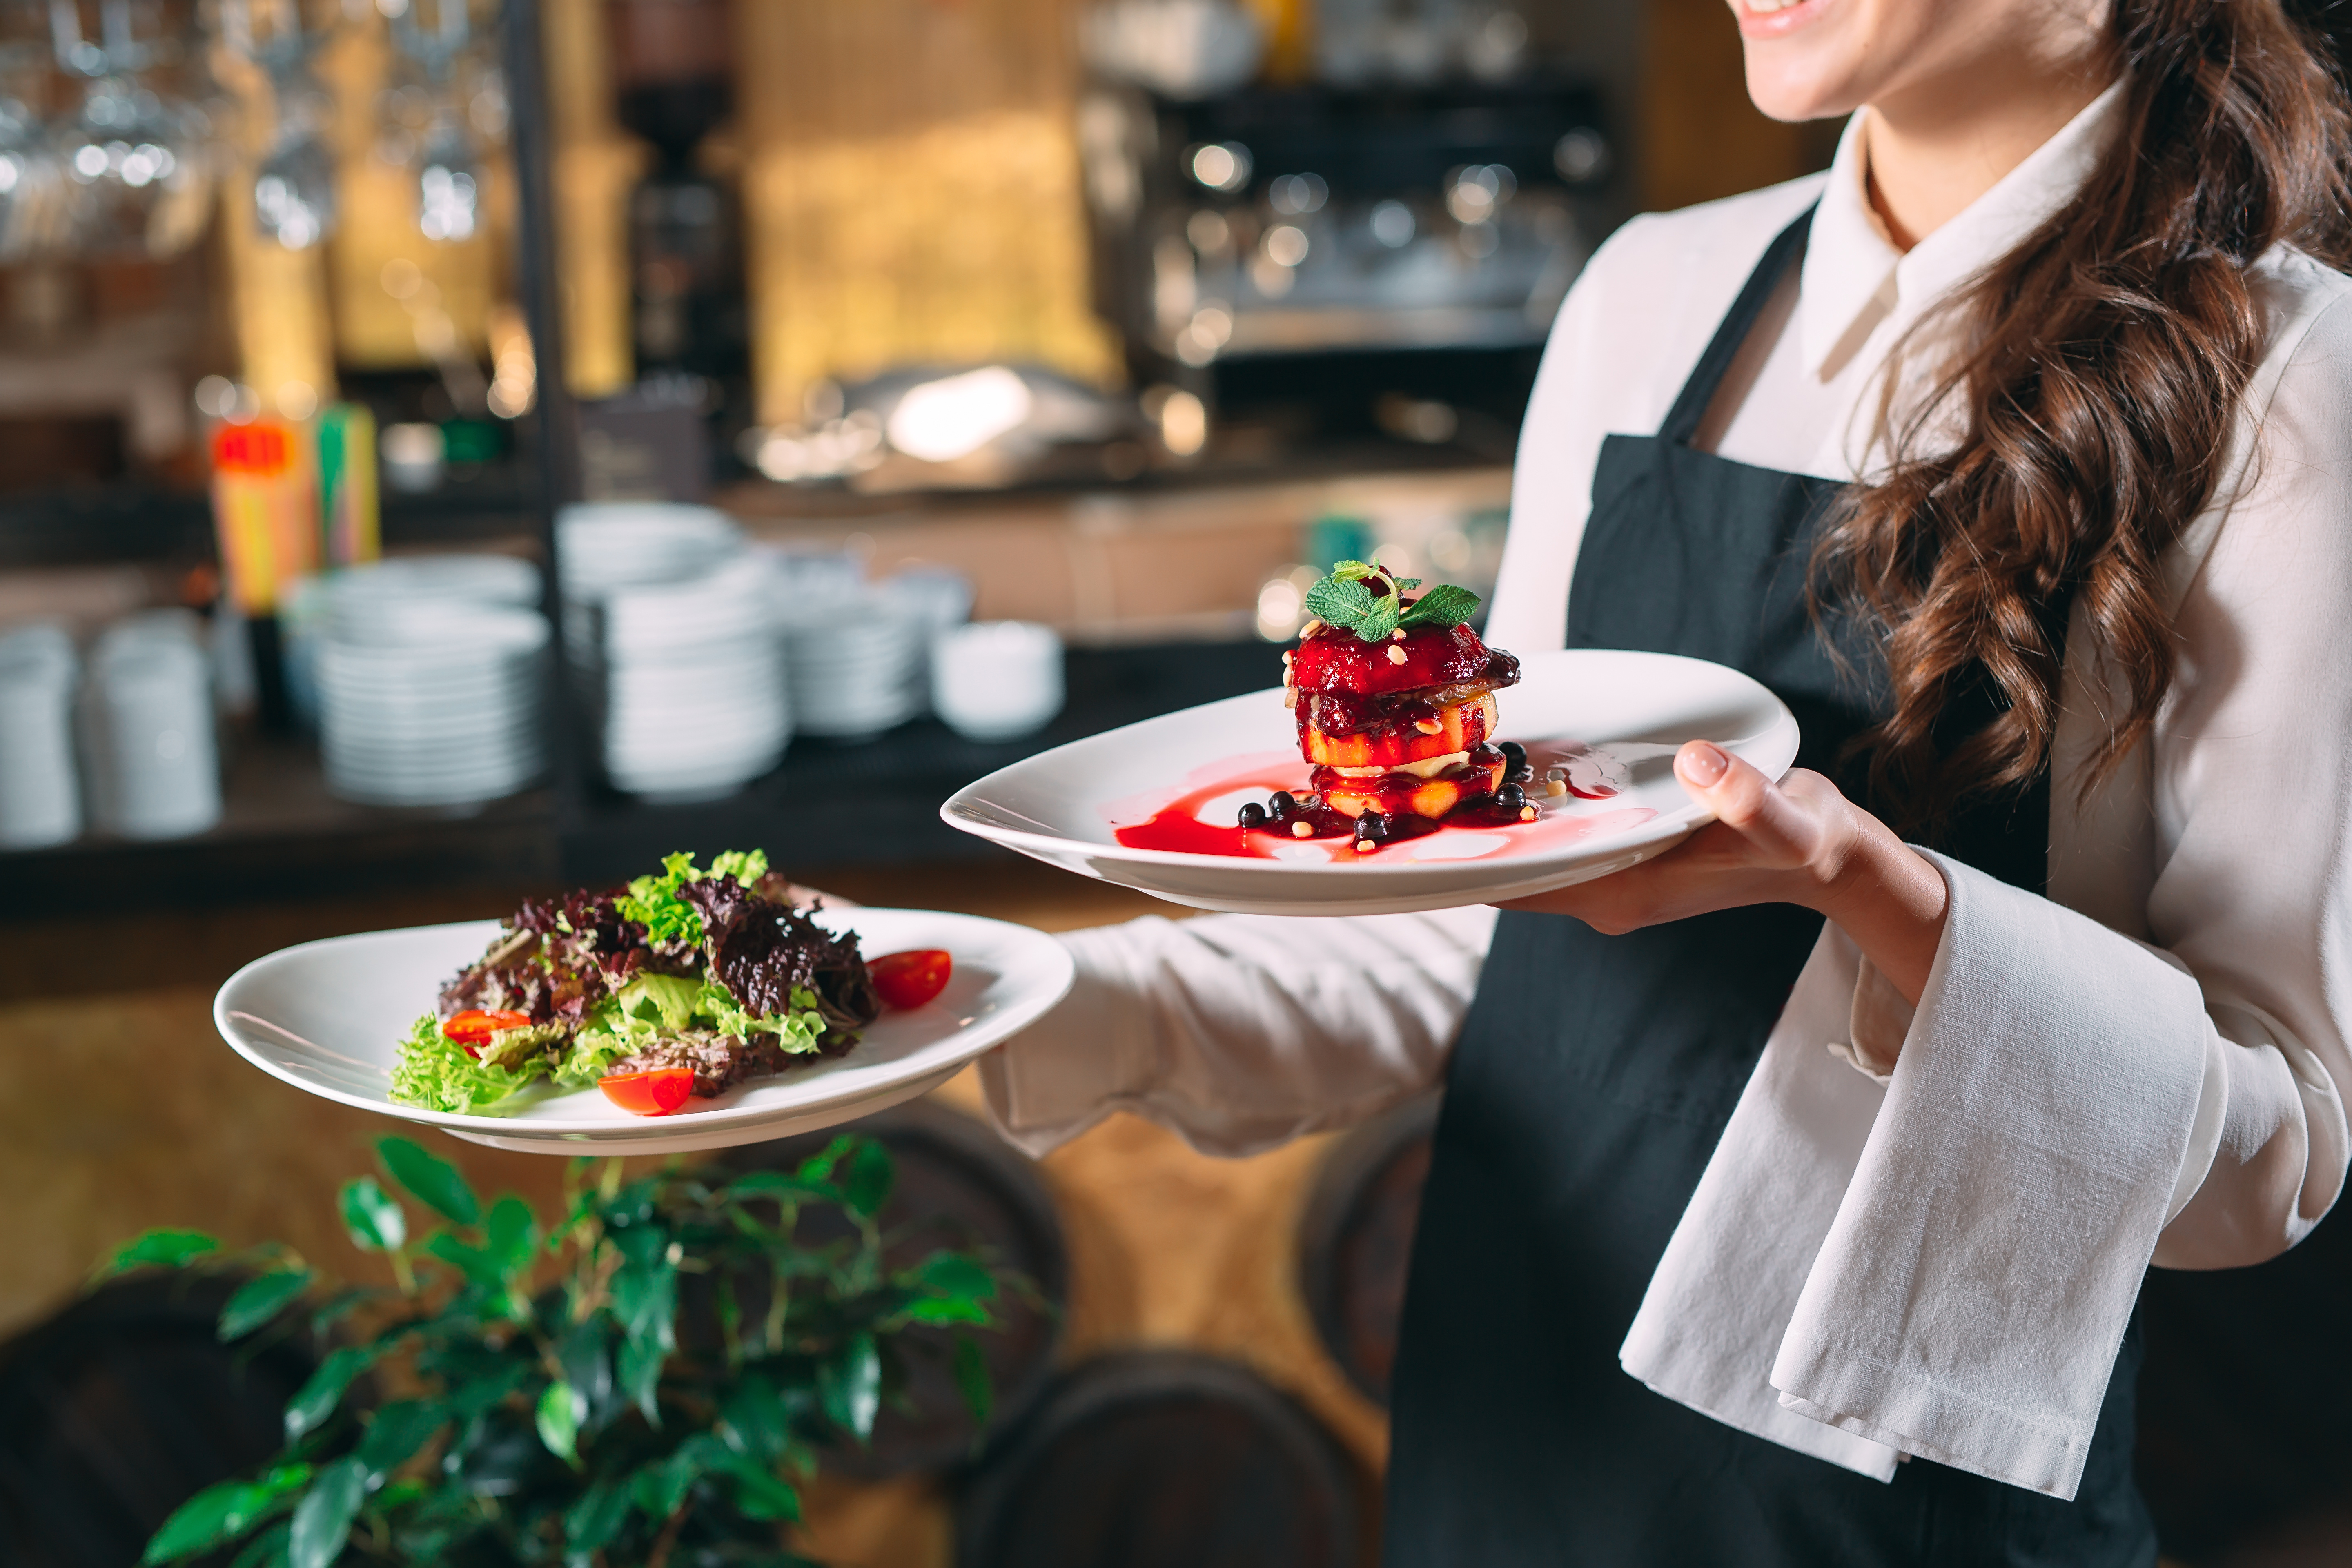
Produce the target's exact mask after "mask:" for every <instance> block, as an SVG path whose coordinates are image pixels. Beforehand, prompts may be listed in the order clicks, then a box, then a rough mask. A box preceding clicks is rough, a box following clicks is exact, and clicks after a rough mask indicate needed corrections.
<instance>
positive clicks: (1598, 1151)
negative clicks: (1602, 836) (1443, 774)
mask: <svg viewBox="0 0 2352 1568" xmlns="http://www.w3.org/2000/svg"><path fill="white" fill-rule="evenodd" d="M1810 219H1811V214H1810V213H1808V214H1807V215H1806V216H1803V217H1801V218H1799V219H1798V220H1797V222H1796V223H1794V224H1792V225H1791V226H1790V227H1789V229H1788V230H1787V231H1786V232H1784V233H1783V234H1781V235H1780V237H1778V238H1777V239H1775V240H1774V241H1773V243H1772V245H1771V247H1769V249H1768V250H1767V251H1766V252H1765V254H1764V257H1763V259H1762V261H1761V262H1760V263H1759V265H1758V267H1757V268H1756V271H1755V273H1754V274H1753V276H1751V277H1750V278H1749V279H1748V285H1747V287H1746V288H1745V289H1743V290H1742V291H1741V293H1740V295H1739V298H1738V302H1737V303H1736V304H1734V306H1733V307H1732V310H1731V313H1730V315H1729V316H1728V317H1727V318H1726V319H1725V321H1724V322H1723V324H1722V326H1721V327H1720V328H1718V329H1717V332H1716V335H1715V338H1714V341H1713V342H1711V343H1709V344H1708V346H1707V350H1706V353H1705V355H1703V356H1702V357H1701V359H1700V360H1699V363H1698V366H1697V368H1696V370H1695V371H1693V372H1692V374H1691V378H1690V381H1689V384H1687V385H1685V387H1684V388H1683V391H1682V395H1680V396H1679V397H1678V398H1677V399H1676V400H1675V405H1674V409H1673V411H1672V412H1671V413H1670V414H1668V416H1666V423H1665V426H1664V428H1663V429H1661V430H1660V431H1659V432H1658V434H1657V435H1655V436H1651V437H1640V436H1611V437H1608V438H1607V440H1606V441H1605V442H1604V443H1603V445H1602V447H1601V457H1600V462H1599V466H1598V467H1597V468H1596V469H1595V471H1594V474H1593V481H1592V510H1591V519H1590V521H1589V522H1588V524H1587V526H1586V531H1585V535H1584V542H1583V545H1582V548H1581V550H1580V553H1579V557H1578V562H1577V567H1576V576H1575V580H1574V583H1573V584H1572V586H1571V588H1570V597H1569V613H1568V645H1569V646H1570V647H1624V648H1641V649H1647V650H1652V651H1655V652H1660V653H1675V654H1686V655H1690V656H1693V657H1696V658H1706V659H1713V660H1715V661H1717V662H1718V663H1721V664H1727V665H1730V666H1731V667H1733V668H1737V669H1741V670H1745V671H1746V672H1747V673H1748V674H1749V675H1751V676H1753V677H1755V678H1756V679H1759V680H1760V681H1762V682H1763V683H1764V684H1765V685H1767V686H1769V687H1770V688H1771V689H1772V690H1773V691H1775V692H1776V693H1778V694H1779V696H1780V699H1781V700H1783V701H1784V702H1786V703H1788V705H1789V706H1790V709H1791V710H1793V711H1794V712H1795V713H1796V715H1797V718H1798V720H1799V721H1800V722H1801V725H1802V726H1803V736H1804V739H1803V750H1802V751H1801V752H1800V753H1799V755H1798V759H1797V760H1798V763H1799V764H1800V765H1801V766H1804V767H1811V768H1816V769H1819V770H1821V771H1822V772H1823V773H1829V774H1831V775H1832V777H1837V778H1839V779H1840V782H1841V784H1844V785H1846V786H1847V788H1848V790H1849V793H1850V794H1852V795H1854V797H1855V798H1857V799H1862V800H1864V802H1865V804H1867V795H1865V794H1864V793H1862V791H1861V788H1860V784H1859V781H1856V780H1854V779H1853V778H1852V777H1851V776H1850V770H1847V769H1843V768H1841V766H1840V754H1841V752H1842V751H1843V749H1844V747H1845V746H1846V743H1847V742H1848V741H1849V740H1851V739H1852V738H1853V737H1854V736H1855V735H1857V734H1858V733H1860V732H1861V731H1864V729H1866V728H1867V727H1868V726H1869V725H1870V724H1871V723H1872V722H1874V721H1875V720H1876V719H1877V718H1878V717H1879V716H1880V715H1882V714H1883V713H1884V712H1885V710H1886V702H1887V697H1886V685H1885V678H1884V673H1883V672H1884V658H1883V656H1882V655H1881V654H1880V653H1879V651H1878V650H1877V648H1876V647H1875V645H1874V643H1873V641H1872V640H1871V639H1870V638H1869V637H1866V636H1864V635H1862V634H1860V633H1859V632H1858V631H1857V630H1855V629H1854V628H1853V627H1852V626H1838V625H1836V624H1834V623H1832V625H1830V626H1826V627H1817V626H1816V624H1815V622H1814V620H1813V618H1812V617H1811V616H1810V615H1809V614H1808V611H1807V607H1806V604H1805V592H1804V590H1805V579H1806V569H1807V563H1808V561H1809V559H1810V555H1811V546H1812V542H1813V538H1814V531H1815V529H1816V528H1817V527H1818V525H1819V523H1820V521H1821V519H1822V512H1823V509H1824V504H1825V503H1826V502H1828V501H1829V500H1832V498H1833V497H1834V495H1835V494H1836V492H1837V489H1838V487H1837V486H1835V485H1834V484H1832V483H1831V482H1830V481H1827V480H1824V479H1811V478H1807V477H1805V476H1802V475H1797V474H1784V473H1777V472H1774V471H1772V470H1770V469H1768V468H1751V467H1749V466H1748V465H1746V464H1744V463H1735V462H1731V461H1728V460H1727V459H1725V458H1718V457H1716V456H1713V455H1711V454H1709V453H1706V452H1701V451H1697V450H1695V449H1694V448H1693V447H1691V446H1690V445H1689V442H1690V439H1691V437H1692V436H1693V434H1694V433H1695V432H1696V430H1697V428H1698V426H1699V421H1700V419H1701V418H1702V417H1703V416H1705V414H1706V409H1707V405H1708V403H1709V401H1710V400H1711V399H1712V398H1713V396H1714V395H1715V391H1716V388H1717V384H1718V383H1719V382H1720V381H1721V380H1722V378H1723V374H1724V373H1725V371H1726V369H1727V367H1728V366H1729V364H1730V363H1731V360H1732V357H1733V355H1734V354H1735V353H1737V352H1738V349H1739V346H1740V343H1741V342H1742V341H1743V340H1744V339H1745V338H1746V336H1747V335H1748V330H1749V328H1750V327H1751V326H1752V325H1753V323H1754V321H1755V320H1756V318H1757V316H1758V314H1759V312H1760V310H1762V308H1763V306H1764V304H1765V301H1766V300H1768V299H1769V296H1770V294H1771V292H1772V290H1773V289H1774V287H1775V285H1776V284H1777V283H1778V281H1779V279H1780V276H1781V274H1782V272H1783V270H1784V269H1785V268H1788V267H1789V266H1790V265H1792V264H1793V263H1794V261H1795V258H1797V257H1798V256H1799V255H1801V252H1802V250H1803V247H1804V238H1805V230H1806V226H1807V225H1808V223H1809V222H1810ZM2053 620H2054V613H2053ZM2061 624H2063V623H2061ZM1832 641H1834V642H1835V643H1836V644H1837V646H1838V647H1840V648H1841V649H1843V652H1844V654H1845V656H1846V660H1847V665H1846V666H1845V667H1842V666H1841V665H1840V663H1839V662H1838V661H1837V660H1836V659H1834V658H1832V654H1831V652H1830V648H1829V647H1828V646H1827V645H1828V644H1829V643H1830V642H1832ZM1981 691H1982V689H1981V688H1980V689H1979V692H1980V693H1981ZM1505 700H1506V702H1507V701H1508V698H1507V697H1506V699H1505ZM1958 706H1961V707H1969V706H1973V707H1974V708H1975V709H1976V710H1977V711H1975V712H1973V713H1958V714H1956V715H1955V720H1956V722H1957V723H1958V726H1959V728H1960V729H1961V730H1963V731H1965V730H1967V729H1971V728H1973V727H1974V725H1975V723H1978V722H1981V721H1982V720H1983V719H1984V718H1988V717H1990V714H1991V712H1992V709H1991V707H1990V698H1988V697H1984V696H1982V695H1981V694H1980V695H1979V697H1978V698H1976V699H1974V700H1972V703H1964V704H1960V705H1958ZM2048 803H2049V797H2048V785H2047V781H2046V779H2045V780H2043V781H2042V782H2041V783H2039V784H2036V785H2035V786H2034V787H2033V788H2032V789H2030V790H2027V791H2021V792H2019V793H2018V794H2017V795H2012V796H2011V797H2009V798H2006V799H2003V800H2000V801H1996V802H1992V803H1990V804H1988V805H1985V806H1983V807H1980V808H1979V809H1976V810H1972V811H1969V812H1967V813H1963V814H1960V816H1958V819H1957V820H1955V821H1954V822H1953V823H1952V824H1950V825H1949V826H1948V829H1947V830H1946V831H1945V832H1944V833H1942V834H1940V835H1939V836H1938V837H1937V847H1939V848H1942V849H1945V850H1947V851H1948V852H1949V853H1952V854H1954V855H1956V856H1957V857H1958V858H1961V859H1964V860H1966V861H1968V862H1969V864H1971V865H1974V866H1977V867H1979V868H1982V869H1984V870H1986V871H1989V872H1990V873H1992V874H1994V875H1996V876H1999V877H2000V878H2002V879H2005V880H2007V881H2010V882H2011V883H2014V884H2016V885H2018V886H2021V887H2027V888H2031V889H2034V890H2036V891H2040V890H2041V889H2042V884H2043V878H2044V868H2045V863H2046V860H2047V848H2048V836H2049V804H2048ZM1821 928H1822V917H1820V916H1819V915H1817V914H1814V913H1812V912H1811V910H1803V909H1799V908H1796V907H1794V906H1790V905H1768V906H1765V907H1762V908H1757V909H1740V910H1723V911H1721V912H1719V913H1716V914H1710V915H1702V916H1699V917H1697V918H1696V919H1693V920H1686V921H1676V922H1675V923H1673V924H1670V925H1664V926H1660V927H1656V928H1654V929H1652V930H1648V931H1635V932H1633V933H1632V934H1631V935H1627V936H1603V935H1601V934H1600V933H1598V932H1596V931H1593V930H1591V928H1590V927H1588V926H1586V925H1584V924H1583V923H1582V922H1581V921H1575V920H1571V919H1568V918H1566V917H1562V916H1556V915H1533V914H1520V913H1511V912H1507V913H1505V914H1504V915H1502V916H1501V918H1500V920H1499V921H1498V923H1497V924H1496V930H1495V940H1494V946H1493V949H1492V951H1491V952H1490V954H1489V956H1488V958H1487V960H1486V973H1485V978H1484V980H1483V981H1482V982H1481V984H1480V986H1479V989H1478V994H1477V998H1476V1001H1475V1003H1474V1004H1473V1005H1472V1007H1471V1009H1470V1015H1469V1017H1468V1019H1467V1020H1466V1021H1465V1024H1464V1026H1463V1031H1462V1037H1461V1041H1460V1044H1459V1045H1458V1046H1457V1047H1455V1050H1454V1059H1453V1064H1452V1067H1451V1068H1450V1069H1449V1073H1448V1077H1447V1081H1446V1091H1445V1105H1444V1112H1443V1114H1442V1116H1441V1118H1440V1121H1439V1122H1438V1127H1437V1134H1436V1148H1435V1157H1434V1161H1433V1165H1432V1168H1431V1172H1430V1176H1429V1183H1428V1186H1427V1188H1426V1190H1425V1192H1424V1194H1423V1202H1422V1209H1421V1220H1420V1226H1419V1231H1418V1235H1417V1237H1416V1238H1415V1242H1414V1247H1413V1258H1412V1273H1411V1277H1410V1285H1409V1288H1408V1291H1407V1295H1406V1300H1405V1309H1404V1319H1403V1325H1402V1337H1401V1342H1400V1346H1399V1354H1398V1362H1397V1372H1396V1380H1395V1395H1394V1411H1395V1446H1394V1449H1393V1453H1392V1457H1391V1465H1390V1470H1389V1477H1390V1479H1389V1491H1388V1522H1387V1550H1386V1561H1387V1563H1388V1564H1389V1568H1465V1565H1474V1564H1475V1565H1476V1568H1519V1565H1522V1564H1525V1565H1529V1568H1533V1565H1537V1564H1543V1565H1550V1564H1561V1565H1569V1564H1573V1565H1576V1568H1588V1565H1590V1568H1620V1565H1622V1568H1662V1565H1673V1568H1685V1565H1687V1568H1715V1565H1718V1564H1724V1565H1738V1568H1765V1565H1768V1564H1769V1565H1775V1568H1778V1565H1781V1564H1786V1565H1787V1568H1848V1565H1853V1568H1862V1565H1865V1564H1867V1565H1878V1564H1906V1565H1907V1564H1914V1563H1934V1564H1947V1563H1948V1564H1952V1565H1954V1568H1963V1565H1965V1568H1987V1565H1990V1564H2029V1563H2030V1564H2037V1565H2040V1564H2048V1565H2049V1568H2122V1565H2126V1564H2130V1565H2133V1568H2144V1565H2147V1564H2151V1563H2154V1562H2155V1560H2156V1537H2155V1532H2154V1531H2153V1529H2152V1527H2151V1525H2150V1523H2149V1521H2148V1517H2147V1510H2146V1508H2145V1507H2144V1506H2143V1505H2142V1503H2141V1500H2140V1498H2139V1495H2138V1493H2137V1490H2136V1489H2134V1487H2133V1485H2132V1479H2131V1426H2132V1389H2133V1383H2134V1379H2135V1376H2136V1375H2137V1368H2138V1356H2139V1340H2138V1333H2137V1322H2136V1321H2135V1325H2134V1329H2133V1331H2132V1332H2131V1333H2130V1334H2129V1335H2128V1336H2127V1337H2126V1342H2125V1345H2124V1349H2123V1353H2122V1355H2121V1356H2120V1357H2119V1359H2118V1360H2117V1363H2116V1372H2115V1375H2114V1377H2113V1379H2112V1381H2111V1382H2110V1384H2109V1385H2108V1390H2107V1398H2106V1403H2105V1407H2104V1408H2103V1409H2102V1410H2101V1412H2100V1416H2099V1426H2098V1432H2097V1436H2096V1438H2095V1441H2094V1443H2093V1445H2092V1448H2091V1452H2090V1456H2089V1461H2088V1464H2087V1465H2086V1467H2085V1468H2084V1475H2083V1482H2082V1488H2081V1491H2080V1494H2079V1496H2078V1497H2077V1499H2076V1500H2075V1501H2074V1502H2072V1503H2063V1502H2059V1501H2057V1500H2054V1499H2051V1498H2047V1497H2042V1496H2040V1495H2037V1494H2034V1493H2031V1492H2027V1491H2024V1490H2022V1489H2018V1488H2015V1487H2010V1486H2004V1485H2001V1484H2000V1483H1997V1482H1993V1481H1988V1480H1984V1479H1980V1478H1978V1477H1975V1476H1971V1475H1969V1474H1966V1473H1965V1472H1962V1471H1959V1470H1956V1469H1951V1468H1947V1467H1945V1466H1941V1465H1937V1464H1932V1463H1929V1462H1927V1461H1925V1460H1917V1459H1915V1460H1912V1461H1911V1462H1909V1463H1907V1464H1905V1465H1902V1466H1901V1467H1899V1468H1897V1470H1896V1472H1895V1479H1894V1480H1893V1481H1892V1482H1890V1483H1882V1482H1879V1481H1876V1480H1873V1479H1868V1478H1866V1477H1864V1476H1859V1475H1855V1474H1853V1472H1851V1471H1848V1470H1845V1469H1842V1468H1838V1467H1837V1466H1834V1465H1832V1464H1829V1463H1827V1462H1826V1461H1823V1460H1821V1459H1816V1458H1811V1457H1809V1456H1806V1455H1802V1454H1799V1453H1797V1452H1795V1451H1793V1450H1791V1449H1788V1448H1783V1447H1780V1446H1778V1445H1777V1444H1773V1443H1768V1442H1766V1441H1764V1440H1762V1439H1761V1438H1757V1437H1751V1436H1748V1435H1747V1434H1746V1433H1743V1432H1739V1431H1738V1430H1735V1429H1734V1428H1732V1427H1729V1426H1724V1425H1722V1424H1721V1423H1719V1422H1717V1421H1715V1420H1713V1419H1711V1418H1709V1417H1707V1416H1705V1415H1699V1414H1698V1413H1697V1412H1696V1411H1693V1410H1691V1409H1689V1408H1687V1407H1685V1406H1684V1405H1677V1404H1675V1403H1674V1402H1673V1401H1671V1400H1669V1399H1666V1398H1664V1397H1663V1396H1661V1395H1659V1394H1653V1393H1652V1392H1651V1391H1650V1390H1649V1389H1648V1388H1646V1387H1644V1386H1643V1384H1641V1383H1639V1382H1637V1381H1636V1380H1635V1379H1633V1377H1632V1376H1631V1375H1629V1374H1628V1373H1626V1372H1625V1371H1624V1370H1623V1369H1622V1367H1620V1366H1619V1364H1618V1361H1617V1352H1618V1348H1619V1346H1620V1345H1622V1343H1623V1342H1624V1338H1625V1333H1626V1331H1627V1329H1628V1328H1629V1327H1630V1326H1631V1325H1632V1323H1633V1314H1634V1312H1635V1310H1636V1309H1637V1308H1638V1307H1639V1306H1640V1305H1641V1300H1642V1296H1643V1290H1644V1289H1645V1288H1646V1286H1647V1285H1648V1283H1649V1279H1650V1276H1651V1273H1652V1272H1653V1271H1654V1269H1655V1268H1656V1267H1657V1263H1658V1259H1659V1258H1660V1256H1661V1255H1662V1254H1663V1253H1664V1249H1665V1245H1666V1239H1667V1237H1668V1236H1669V1235H1670V1234H1671V1233H1672V1232H1673V1230H1674V1227H1675V1223H1676V1222H1677V1221H1678V1220H1679V1219H1680V1218H1681V1216H1682V1213H1683V1209H1684V1207H1685V1205H1687V1204H1688V1202H1689V1200H1690V1196H1691V1193H1692V1191H1693V1190H1694V1189H1695V1188H1696V1186H1697V1184H1698V1178H1699V1173H1700V1172H1701V1171H1702V1170H1703V1169H1704V1168H1705V1167H1706V1163H1707V1160H1708V1158H1709V1156H1710V1155H1711V1154H1712V1153H1713V1152H1714V1151H1715V1146H1716V1142H1717V1139H1718V1138H1719V1137H1720V1136H1721V1134H1722V1132H1723V1128H1724V1124H1725V1122H1726V1121H1728V1120H1729V1119H1730V1115H1731V1110H1732V1107H1733V1105H1734V1103H1735V1102H1736V1101H1737V1100H1738V1098H1739V1094H1740V1090H1741V1089H1742V1088H1743V1087H1744V1086H1745V1085H1746V1083H1747V1081H1748V1074H1749V1072H1750V1070H1751V1069H1752V1068H1754V1067H1755V1065H1756V1061H1757V1058H1758V1057H1759V1055H1760V1054H1761V1052H1762V1050H1763V1047H1764V1040H1765V1037H1766V1035H1767V1034H1769V1032H1770V1030H1771V1028H1772V1026H1773V1024H1774V1022H1775V1021H1776V1020H1777V1019H1778V1018H1779V1016H1780V1011H1781V1008H1782V1006H1783V1005H1785V1004H1786V1003H1787V1001H1788V998H1789V994H1790V988H1791V987H1792V986H1793V985H1794V984H1795V983H1796V979H1797V973H1798V971H1799V970H1801V968H1803V967H1804V963H1805V961H1806V958H1807V957H1808V955H1810V954H1811V952H1812V948H1813V944H1814V942H1815V939H1816V938H1817V937H1818V936H1819V935H1820V932H1821Z"/></svg>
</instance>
